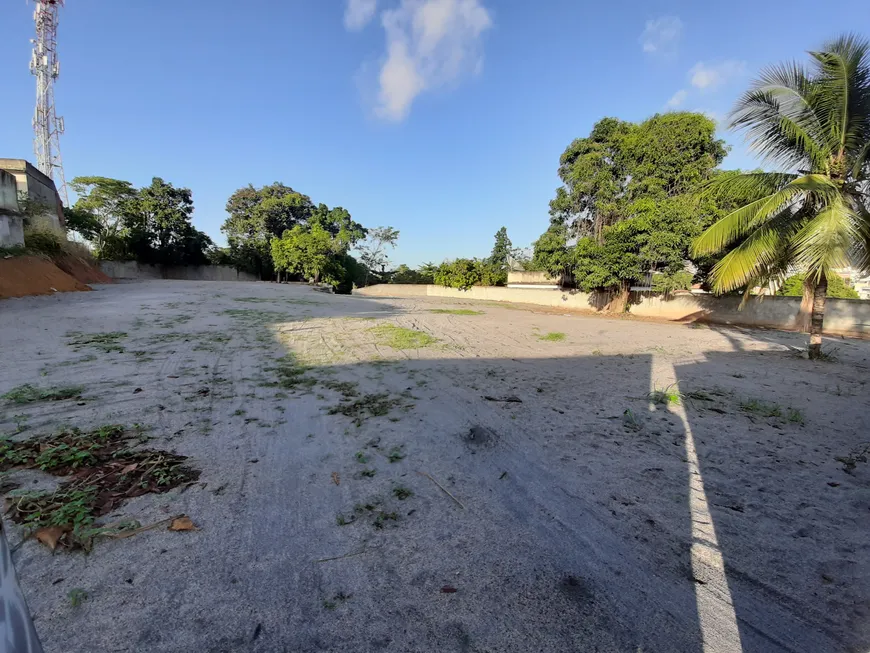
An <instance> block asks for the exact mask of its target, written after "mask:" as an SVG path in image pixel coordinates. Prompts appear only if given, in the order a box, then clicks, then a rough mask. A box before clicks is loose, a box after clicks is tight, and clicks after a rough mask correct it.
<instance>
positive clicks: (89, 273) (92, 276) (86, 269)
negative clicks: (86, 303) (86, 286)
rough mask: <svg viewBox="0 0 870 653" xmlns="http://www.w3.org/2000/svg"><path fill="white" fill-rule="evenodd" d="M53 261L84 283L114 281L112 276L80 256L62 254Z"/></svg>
mask: <svg viewBox="0 0 870 653" xmlns="http://www.w3.org/2000/svg"><path fill="white" fill-rule="evenodd" d="M53 261H54V264H55V265H56V266H57V267H59V268H60V269H61V270H63V271H64V272H66V273H67V274H68V275H70V276H72V277H75V278H76V279H77V280H78V281H81V282H82V283H112V279H111V277H109V276H108V275H107V274H105V273H104V272H103V271H102V270H100V269H99V268H98V267H96V266H94V265H91V264H90V263H88V261H87V259H83V258H81V257H80V256H75V255H74V254H62V255H61V256H55V257H54V258H53Z"/></svg>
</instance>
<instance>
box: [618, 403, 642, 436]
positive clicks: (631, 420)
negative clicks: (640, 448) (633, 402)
mask: <svg viewBox="0 0 870 653" xmlns="http://www.w3.org/2000/svg"><path fill="white" fill-rule="evenodd" d="M622 425H623V426H624V427H625V428H626V429H628V430H629V431H640V430H641V428H643V425H642V424H641V423H640V421H639V420H638V419H637V416H636V415H635V414H634V411H633V410H631V408H626V409H625V411H624V412H623V413H622Z"/></svg>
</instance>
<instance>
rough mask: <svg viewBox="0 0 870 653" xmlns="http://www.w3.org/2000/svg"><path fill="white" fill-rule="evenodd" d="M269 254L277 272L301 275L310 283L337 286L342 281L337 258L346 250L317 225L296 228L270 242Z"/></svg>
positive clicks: (299, 225)
mask: <svg viewBox="0 0 870 653" xmlns="http://www.w3.org/2000/svg"><path fill="white" fill-rule="evenodd" d="M271 250H272V260H273V261H274V265H275V268H276V269H277V270H281V271H285V270H286V271H287V272H289V273H291V274H301V275H302V276H303V277H305V278H306V279H309V280H311V281H313V282H314V283H319V282H320V281H324V282H327V283H338V282H339V281H341V280H342V279H343V278H344V273H343V271H340V270H339V268H340V265H339V263H338V261H337V258H338V257H339V256H343V255H344V254H346V253H347V249H346V248H345V247H343V246H342V244H341V242H340V241H339V240H338V239H337V238H336V237H334V236H333V235H332V234H331V233H329V232H328V231H327V230H326V229H324V228H323V227H322V226H320V225H319V224H313V225H301V224H297V225H296V226H295V227H293V228H292V229H288V230H287V231H285V232H284V234H283V235H282V236H281V237H280V238H273V239H272V241H271Z"/></svg>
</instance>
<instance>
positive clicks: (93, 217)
mask: <svg viewBox="0 0 870 653" xmlns="http://www.w3.org/2000/svg"><path fill="white" fill-rule="evenodd" d="M69 187H70V188H71V189H72V190H73V191H75V193H76V194H77V195H78V200H76V203H75V204H74V205H73V207H72V210H73V212H74V213H76V214H78V217H79V220H78V223H79V224H81V223H82V222H87V226H86V227H85V228H86V229H87V230H88V233H87V234H85V233H82V236H84V237H85V238H87V239H88V240H90V241H91V243H92V244H93V246H94V253H95V255H96V256H97V257H98V258H106V259H109V258H126V257H127V253H126V251H125V247H124V242H123V238H122V236H121V232H122V230H123V229H124V228H125V219H126V218H127V217H128V216H129V215H130V213H131V208H132V204H133V203H134V202H135V199H136V195H137V190H136V188H135V187H134V186H133V184H131V183H130V182H129V181H121V180H120V179H110V178H109V177H96V176H91V177H75V178H74V179H73V180H72V181H70V182H69ZM83 216H88V217H86V218H85V217H83ZM74 220H75V219H74ZM80 233H81V232H80Z"/></svg>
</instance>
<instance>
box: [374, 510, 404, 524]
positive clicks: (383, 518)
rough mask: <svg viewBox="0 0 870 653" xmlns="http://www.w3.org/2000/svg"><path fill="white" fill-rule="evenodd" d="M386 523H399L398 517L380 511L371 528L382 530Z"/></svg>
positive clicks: (393, 513)
mask: <svg viewBox="0 0 870 653" xmlns="http://www.w3.org/2000/svg"><path fill="white" fill-rule="evenodd" d="M388 521H399V515H397V514H396V513H395V512H385V511H383V510H381V511H380V512H378V514H377V516H376V517H375V520H374V521H373V522H372V526H374V527H375V528H383V527H384V526H385V525H386V522H388Z"/></svg>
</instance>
